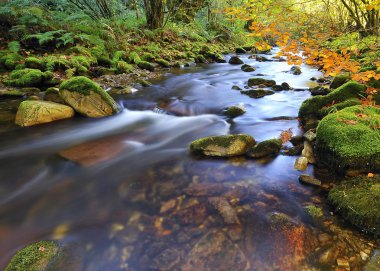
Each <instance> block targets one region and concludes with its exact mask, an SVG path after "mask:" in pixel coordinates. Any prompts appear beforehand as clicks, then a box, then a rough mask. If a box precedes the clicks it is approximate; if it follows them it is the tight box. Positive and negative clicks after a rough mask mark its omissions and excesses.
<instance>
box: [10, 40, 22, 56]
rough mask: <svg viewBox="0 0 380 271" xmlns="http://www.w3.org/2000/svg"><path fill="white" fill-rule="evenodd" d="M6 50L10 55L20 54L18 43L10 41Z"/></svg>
mask: <svg viewBox="0 0 380 271" xmlns="http://www.w3.org/2000/svg"><path fill="white" fill-rule="evenodd" d="M8 49H9V51H11V52H12V53H15V54H18V53H19V52H20V42H18V41H11V42H10V43H8Z"/></svg>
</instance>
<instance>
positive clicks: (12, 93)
mask: <svg viewBox="0 0 380 271" xmlns="http://www.w3.org/2000/svg"><path fill="white" fill-rule="evenodd" d="M25 95H26V93H25V92H22V91H21V90H19V89H0V98H20V97H23V96H25Z"/></svg>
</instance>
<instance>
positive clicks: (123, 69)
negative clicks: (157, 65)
mask: <svg viewBox="0 0 380 271" xmlns="http://www.w3.org/2000/svg"><path fill="white" fill-rule="evenodd" d="M116 70H117V72H118V73H131V72H132V71H133V66H132V65H130V64H128V63H127V62H125V61H118V62H117V63H116Z"/></svg>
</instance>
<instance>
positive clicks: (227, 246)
mask: <svg viewBox="0 0 380 271" xmlns="http://www.w3.org/2000/svg"><path fill="white" fill-rule="evenodd" d="M248 266H249V264H248V261H247V259H246V257H245V255H244V253H243V252H242V251H241V249H240V248H239V247H238V246H237V245H236V244H234V243H233V242H232V241H231V240H230V239H229V238H228V237H227V236H226V234H225V233H223V232H222V231H219V230H211V231H210V232H208V233H207V234H205V235H204V236H203V237H202V238H201V239H200V240H199V241H198V242H197V243H196V244H195V245H194V247H193V248H192V249H191V251H190V253H189V254H188V257H187V260H186V262H185V264H184V266H183V267H182V270H183V271H193V270H199V271H214V270H235V271H244V270H247V268H248Z"/></svg>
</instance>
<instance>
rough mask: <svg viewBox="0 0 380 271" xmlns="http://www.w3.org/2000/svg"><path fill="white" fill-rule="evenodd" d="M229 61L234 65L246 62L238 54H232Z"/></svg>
mask: <svg viewBox="0 0 380 271" xmlns="http://www.w3.org/2000/svg"><path fill="white" fill-rule="evenodd" d="M228 63H230V64H232V65H241V64H244V61H243V60H241V59H240V58H239V57H238V56H232V57H231V58H230V60H229V61H228Z"/></svg>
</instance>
